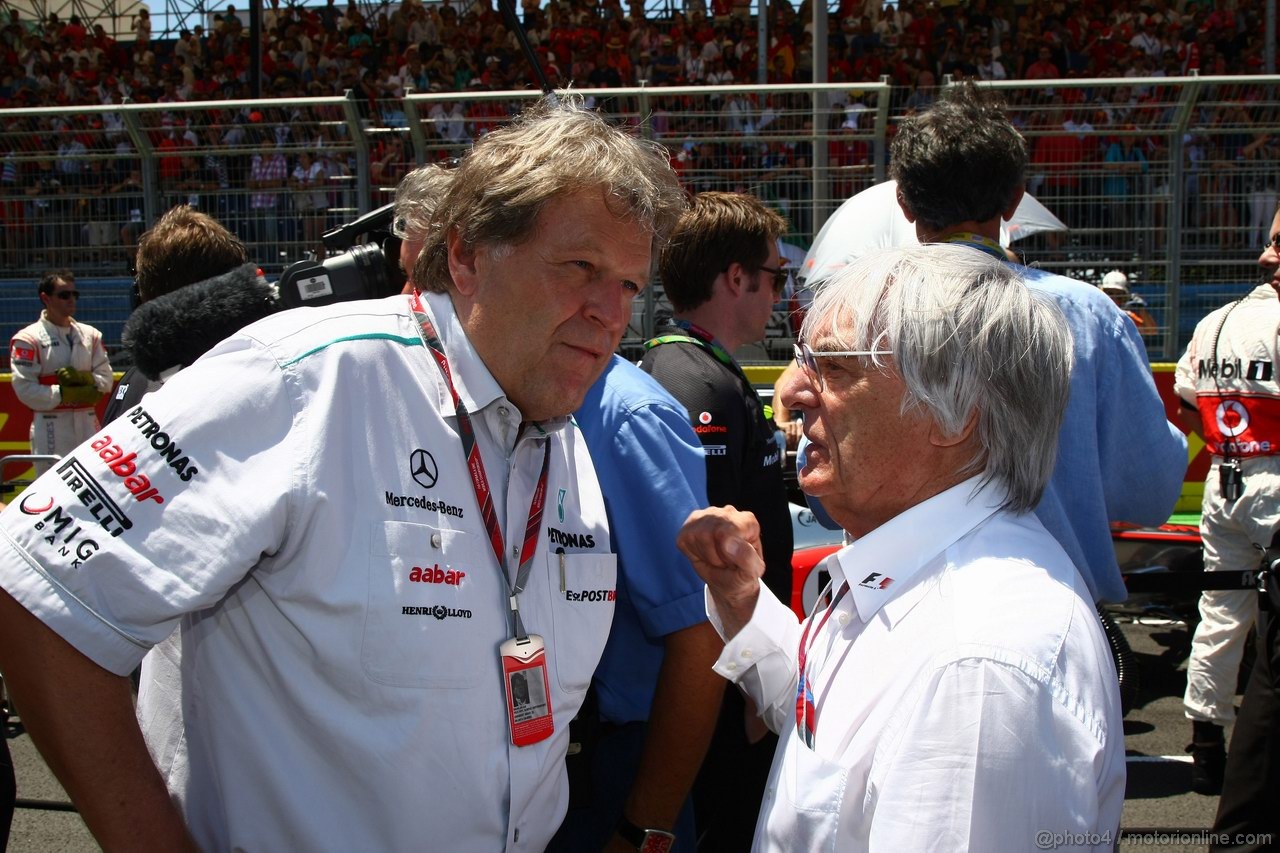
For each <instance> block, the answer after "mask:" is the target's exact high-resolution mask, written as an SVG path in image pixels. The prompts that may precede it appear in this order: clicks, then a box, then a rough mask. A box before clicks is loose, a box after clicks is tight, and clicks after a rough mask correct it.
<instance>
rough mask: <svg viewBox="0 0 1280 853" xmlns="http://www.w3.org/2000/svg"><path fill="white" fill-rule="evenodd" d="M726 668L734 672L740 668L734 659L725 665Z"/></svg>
mask: <svg viewBox="0 0 1280 853" xmlns="http://www.w3.org/2000/svg"><path fill="white" fill-rule="evenodd" d="M724 668H725V669H727V670H729V671H730V672H733V671H734V670H736V669H737V668H738V665H737V664H736V663H734V662H733V661H729V662H728V663H727V664H725V665H724Z"/></svg>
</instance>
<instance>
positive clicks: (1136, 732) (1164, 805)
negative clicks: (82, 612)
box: [9, 617, 1280, 853]
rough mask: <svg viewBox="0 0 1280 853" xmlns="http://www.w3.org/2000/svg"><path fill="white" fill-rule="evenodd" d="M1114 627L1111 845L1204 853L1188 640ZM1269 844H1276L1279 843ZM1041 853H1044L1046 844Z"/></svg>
mask: <svg viewBox="0 0 1280 853" xmlns="http://www.w3.org/2000/svg"><path fill="white" fill-rule="evenodd" d="M1121 624H1122V627H1123V630H1124V633H1125V636H1126V637H1127V638H1128V640H1129V643H1130V645H1132V647H1133V649H1134V652H1135V653H1137V655H1138V657H1139V663H1140V671H1141V677H1142V691H1141V693H1140V695H1139V701H1138V704H1137V707H1135V708H1134V709H1133V710H1131V711H1130V712H1129V714H1128V716H1126V717H1125V746H1126V748H1127V751H1128V753H1129V761H1128V770H1129V784H1128V789H1127V793H1126V797H1125V809H1124V818H1123V822H1122V826H1121V830H1122V836H1121V838H1120V844H1119V847H1120V849H1123V850H1133V851H1138V850H1143V851H1186V850H1204V849H1205V847H1206V843H1205V841H1204V839H1203V838H1201V837H1196V836H1195V835H1188V836H1186V837H1184V838H1178V837H1175V836H1174V835H1173V834H1172V833H1179V832H1185V833H1196V832H1201V833H1203V832H1207V830H1208V829H1209V827H1210V826H1211V825H1212V823H1213V816H1214V811H1215V809H1216V808H1217V804H1218V800H1217V797H1206V796H1201V795H1199V794H1195V793H1192V792H1191V790H1190V787H1189V785H1190V773H1191V765H1190V763H1189V761H1188V760H1187V757H1186V755H1185V753H1184V752H1183V748H1184V747H1185V746H1186V744H1187V742H1188V741H1189V740H1190V724H1189V723H1188V722H1187V721H1186V719H1185V718H1184V717H1183V715H1182V704H1181V702H1182V691H1183V688H1184V686H1185V684H1186V657H1187V651H1188V649H1189V647H1190V635H1189V633H1188V630H1187V627H1186V625H1184V624H1182V623H1179V622H1167V621H1164V620H1155V619H1138V618H1136V617H1126V618H1125V619H1124V621H1122V623H1121ZM9 747H10V750H11V751H12V753H13V757H14V764H15V768H16V771H15V772H16V774H17V779H18V796H19V797H20V798H22V799H26V800H46V801H57V802H63V803H65V802H66V801H67V798H66V795H65V794H64V793H63V791H62V789H61V787H60V786H59V785H58V783H57V782H56V781H55V780H54V778H53V776H52V775H51V774H50V773H49V771H48V769H47V768H46V767H45V765H44V762H43V761H42V760H41V759H40V756H39V755H38V754H37V753H36V751H35V748H34V747H33V746H32V744H31V740H30V738H28V737H27V736H26V735H25V734H18V735H17V736H16V737H11V738H10V739H9ZM1276 841H1277V843H1278V844H1280V839H1277V840H1276ZM97 849H98V847H97V845H96V844H94V842H93V840H92V838H91V837H90V835H89V833H88V831H87V830H86V829H85V827H84V823H83V822H82V821H81V820H80V817H79V815H77V814H75V813H74V812H59V811H46V810H39V809H29V808H20V809H19V810H18V812H17V814H16V815H15V817H14V823H13V830H12V834H11V836H10V839H9V850H10V851H13V853H54V852H55V851H57V853H75V852H76V851H92V850H97ZM1027 849H1028V850H1035V849H1036V846H1035V845H1034V844H1032V843H1029V844H1028V848H1027ZM1043 849H1052V844H1051V842H1050V843H1049V844H1048V845H1047V846H1046V847H1044V848H1043Z"/></svg>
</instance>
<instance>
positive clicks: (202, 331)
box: [104, 204, 277, 423]
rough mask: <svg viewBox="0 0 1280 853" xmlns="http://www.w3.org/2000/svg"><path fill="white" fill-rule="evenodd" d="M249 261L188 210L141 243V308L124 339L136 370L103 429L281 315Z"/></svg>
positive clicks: (221, 232)
mask: <svg viewBox="0 0 1280 853" xmlns="http://www.w3.org/2000/svg"><path fill="white" fill-rule="evenodd" d="M247 261H248V254H247V253H246V251H245V247H244V244H243V243H241V242H240V240H239V239H238V238H237V237H236V236H235V235H234V234H232V233H231V232H230V231H228V230H227V229H226V228H224V227H223V226H222V225H221V224H219V222H218V221H217V220H216V219H214V218H213V217H212V216H209V215H208V214H206V213H201V212H199V211H197V210H194V209H193V208H191V207H189V206H187V205H185V204H182V205H178V206H177V207H175V208H173V209H172V210H170V211H169V212H168V213H166V214H164V215H163V216H161V217H160V219H158V220H157V221H156V224H155V225H154V226H153V227H152V228H151V230H150V231H147V232H146V233H145V234H143V235H142V237H141V238H140V239H139V240H138V261H137V273H136V274H135V276H134V286H135V287H136V288H137V294H138V298H139V299H140V300H141V301H142V303H143V304H141V305H139V306H138V309H137V310H136V311H134V312H133V314H132V315H131V316H130V317H129V321H128V322H127V323H126V324H125V327H124V336H123V337H124V343H125V345H126V346H127V347H128V348H129V350H130V352H131V353H132V354H133V359H134V366H133V367H132V368H130V369H129V371H128V372H127V373H125V375H124V377H123V378H121V380H120V385H119V386H118V387H117V388H116V393H115V395H114V396H113V397H112V398H111V402H110V403H109V404H108V405H107V411H106V417H105V418H104V423H110V422H111V421H113V420H115V419H116V418H117V417H118V416H120V415H121V414H124V413H125V412H127V411H129V410H130V409H131V408H133V407H134V406H135V405H136V404H137V402H138V401H139V400H141V399H142V395H144V394H146V393H147V392H148V391H151V390H154V389H156V388H159V387H160V386H161V385H162V384H163V383H164V380H165V379H168V378H169V377H170V376H172V375H173V374H174V373H176V372H177V371H178V369H179V368H182V367H185V366H187V365H189V364H191V362H193V361H195V360H196V359H197V358H199V357H200V356H202V355H204V353H205V352H207V351H208V350H209V348H210V347H212V346H213V345H214V344H216V343H218V342H219V341H221V340H222V339H223V338H226V337H227V336H229V335H231V334H232V333H234V332H237V331H239V330H240V329H241V328H242V327H244V326H246V325H248V324H249V323H251V322H253V321H254V320H258V319H260V318H262V317H265V316H267V315H268V314H270V313H272V312H273V311H275V310H276V308H277V302H276V297H275V289H274V288H273V287H272V286H271V285H269V284H267V282H266V281H264V280H263V278H262V277H261V276H260V275H259V272H258V268H257V267H256V266H255V265H254V264H250V263H247Z"/></svg>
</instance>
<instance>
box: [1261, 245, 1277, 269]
mask: <svg viewBox="0 0 1280 853" xmlns="http://www.w3.org/2000/svg"><path fill="white" fill-rule="evenodd" d="M1258 266H1260V267H1263V268H1264V269H1275V268H1276V267H1277V266H1280V250H1278V249H1277V248H1276V241H1275V240H1272V241H1271V242H1270V243H1268V244H1267V245H1266V247H1265V248H1264V249H1263V250H1262V254H1261V255H1258Z"/></svg>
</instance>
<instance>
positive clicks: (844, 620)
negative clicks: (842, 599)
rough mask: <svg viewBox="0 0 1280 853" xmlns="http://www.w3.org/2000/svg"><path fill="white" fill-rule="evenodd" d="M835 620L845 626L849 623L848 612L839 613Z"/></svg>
mask: <svg viewBox="0 0 1280 853" xmlns="http://www.w3.org/2000/svg"><path fill="white" fill-rule="evenodd" d="M836 621H837V622H839V623H840V625H841V626H842V627H843V626H845V625H848V624H849V614H848V613H841V614H840V615H839V616H838V617H836Z"/></svg>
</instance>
